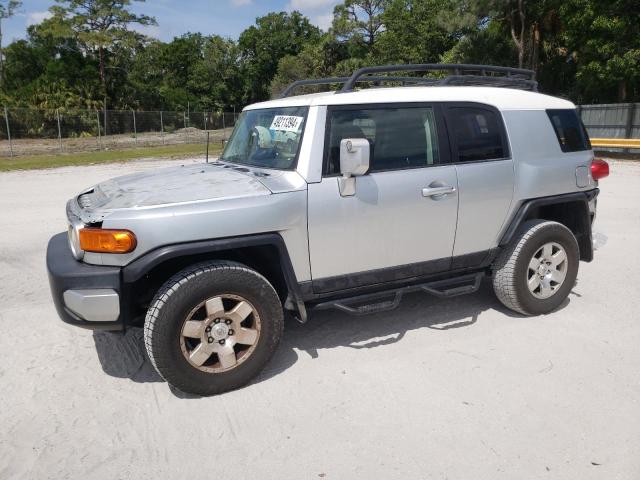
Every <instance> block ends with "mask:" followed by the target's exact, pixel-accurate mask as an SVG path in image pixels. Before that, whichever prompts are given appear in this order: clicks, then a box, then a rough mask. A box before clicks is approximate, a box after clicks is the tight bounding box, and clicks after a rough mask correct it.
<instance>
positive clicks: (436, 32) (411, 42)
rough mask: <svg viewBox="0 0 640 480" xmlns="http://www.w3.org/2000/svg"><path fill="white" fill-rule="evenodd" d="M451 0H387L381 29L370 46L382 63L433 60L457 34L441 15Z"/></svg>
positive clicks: (448, 46) (436, 59)
mask: <svg viewBox="0 0 640 480" xmlns="http://www.w3.org/2000/svg"><path fill="white" fill-rule="evenodd" d="M451 11H452V1H451V0H391V1H390V2H389V4H388V5H387V7H386V9H385V11H384V14H383V15H382V20H383V22H384V25H385V30H384V32H382V33H381V34H380V38H379V39H378V43H377V45H376V47H375V49H374V53H375V56H376V59H377V60H378V61H379V62H383V63H435V62H438V61H439V60H440V56H441V55H442V54H443V53H444V52H446V51H447V50H449V49H450V48H452V47H453V45H454V44H455V43H456V40H457V38H458V37H459V34H458V33H457V30H458V28H459V27H458V26H457V24H456V28H453V27H451V26H449V25H447V24H446V23H445V21H444V19H443V17H444V16H445V12H447V13H448V12H451Z"/></svg>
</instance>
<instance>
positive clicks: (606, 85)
mask: <svg viewBox="0 0 640 480" xmlns="http://www.w3.org/2000/svg"><path fill="white" fill-rule="evenodd" d="M561 13H562V16H563V17H564V18H565V19H566V26H565V38H566V45H567V47H568V52H567V57H568V60H569V61H571V62H575V63H576V67H577V73H576V82H577V87H578V90H579V91H580V93H579V96H580V97H581V99H585V100H588V101H598V102H607V101H619V102H626V101H638V100H639V99H640V15H639V14H638V3H637V1H635V0H608V1H604V0H569V1H567V2H566V3H564V4H563V6H562V8H561Z"/></svg>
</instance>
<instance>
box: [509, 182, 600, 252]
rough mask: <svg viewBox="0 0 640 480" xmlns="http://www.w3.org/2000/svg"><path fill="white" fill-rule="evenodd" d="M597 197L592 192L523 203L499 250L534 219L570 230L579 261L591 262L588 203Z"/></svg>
mask: <svg viewBox="0 0 640 480" xmlns="http://www.w3.org/2000/svg"><path fill="white" fill-rule="evenodd" d="M598 193H599V190H598V189H594V190H590V191H587V192H576V193H569V194H564V195H554V196H550V197H542V198H535V199H531V200H526V201H524V202H523V203H522V205H520V208H519V209H518V211H517V212H516V214H515V215H514V217H513V218H512V220H511V222H510V223H509V224H508V227H507V229H506V230H505V232H504V233H503V235H502V237H501V238H500V242H499V246H501V247H504V246H506V245H508V244H509V243H510V242H511V240H512V239H513V237H514V236H515V234H516V233H517V231H518V229H519V228H520V226H521V225H522V224H523V223H525V222H527V221H529V220H534V219H540V220H551V221H555V222H558V223H561V224H562V225H564V226H566V227H567V228H568V229H569V230H571V232H572V233H573V234H574V236H575V237H576V240H577V241H578V246H579V248H580V260H583V261H585V262H590V261H591V260H593V241H592V237H591V215H590V213H589V201H590V200H592V199H594V198H595V197H596V196H597V195H598Z"/></svg>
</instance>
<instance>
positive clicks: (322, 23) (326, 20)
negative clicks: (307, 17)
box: [312, 13, 333, 30]
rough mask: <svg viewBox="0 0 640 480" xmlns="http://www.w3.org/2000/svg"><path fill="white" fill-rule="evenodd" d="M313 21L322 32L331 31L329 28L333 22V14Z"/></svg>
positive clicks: (326, 14) (321, 16)
mask: <svg viewBox="0 0 640 480" xmlns="http://www.w3.org/2000/svg"><path fill="white" fill-rule="evenodd" d="M312 21H313V23H315V24H316V25H317V26H318V27H320V28H321V29H322V30H329V27H330V26H331V23H332V22H333V13H325V14H323V15H317V16H316V17H314V18H313V19H312Z"/></svg>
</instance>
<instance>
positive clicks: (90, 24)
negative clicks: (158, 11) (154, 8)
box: [47, 0, 156, 109]
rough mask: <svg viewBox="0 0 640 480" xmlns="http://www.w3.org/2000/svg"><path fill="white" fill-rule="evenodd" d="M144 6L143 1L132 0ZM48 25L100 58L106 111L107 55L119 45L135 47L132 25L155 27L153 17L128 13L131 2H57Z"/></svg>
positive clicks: (58, 34) (83, 0) (126, 0)
mask: <svg viewBox="0 0 640 480" xmlns="http://www.w3.org/2000/svg"><path fill="white" fill-rule="evenodd" d="M133 1H138V2H143V1H144V0H133ZM56 2H57V3H58V4H59V5H55V6H53V7H51V8H50V9H49V11H50V12H51V13H52V14H53V17H52V18H51V20H49V21H47V25H48V27H49V28H50V30H51V32H52V33H53V34H55V35H57V36H61V37H73V38H75V39H76V40H77V41H78V42H79V43H80V44H81V45H83V46H84V47H85V49H86V50H87V52H89V53H91V54H94V55H96V54H97V57H98V64H99V75H100V82H101V84H102V89H103V95H104V104H105V109H106V108H107V97H108V88H107V75H106V69H107V67H106V52H107V51H108V50H109V49H110V48H113V46H114V45H116V44H129V45H131V44H133V43H134V42H135V41H136V40H137V39H139V35H136V34H135V33H134V32H132V31H131V30H129V27H130V26H131V25H133V24H139V25H156V21H155V19H154V18H153V17H150V16H147V15H135V14H133V13H131V12H130V11H129V10H128V7H129V5H130V4H131V0H56Z"/></svg>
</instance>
